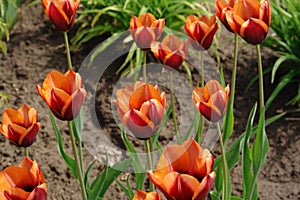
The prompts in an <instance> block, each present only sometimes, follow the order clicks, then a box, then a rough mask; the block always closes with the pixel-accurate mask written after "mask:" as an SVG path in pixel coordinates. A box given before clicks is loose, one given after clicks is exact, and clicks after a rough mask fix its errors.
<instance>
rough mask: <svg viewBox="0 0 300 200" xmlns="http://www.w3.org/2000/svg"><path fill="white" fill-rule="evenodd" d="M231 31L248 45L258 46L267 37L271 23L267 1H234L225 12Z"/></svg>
mask: <svg viewBox="0 0 300 200" xmlns="http://www.w3.org/2000/svg"><path fill="white" fill-rule="evenodd" d="M226 19H227V22H228V24H229V26H230V27H231V29H232V30H233V31H234V32H235V33H236V34H238V35H240V36H241V37H242V38H243V39H244V40H246V42H248V43H250V44H254V45H256V44H260V43H262V42H263V41H264V39H265V38H266V36H267V33H268V30H269V26H270V23H271V8H270V3H269V0H263V1H262V2H260V1H259V0H236V2H235V4H234V7H233V9H231V10H228V11H227V12H226Z"/></svg>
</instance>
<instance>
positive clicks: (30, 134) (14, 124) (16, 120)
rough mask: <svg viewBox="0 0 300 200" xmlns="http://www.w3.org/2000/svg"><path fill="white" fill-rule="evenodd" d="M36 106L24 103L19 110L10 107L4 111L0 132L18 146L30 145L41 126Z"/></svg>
mask: <svg viewBox="0 0 300 200" xmlns="http://www.w3.org/2000/svg"><path fill="white" fill-rule="evenodd" d="M37 120H38V115H37V112H36V110H35V109H34V108H31V107H30V106H28V105H26V104H24V105H23V106H21V107H20V108H19V109H18V110H15V109H13V108H8V109H6V110H5V111H4V112H3V113H2V124H1V125H0V132H1V133H2V134H3V135H4V136H5V137H6V138H7V139H9V140H10V141H11V142H12V143H13V144H14V145H16V146H17V147H28V146H30V145H31V144H32V143H33V141H34V139H35V137H36V135H37V133H38V131H39V128H40V126H41V125H40V123H39V122H37Z"/></svg>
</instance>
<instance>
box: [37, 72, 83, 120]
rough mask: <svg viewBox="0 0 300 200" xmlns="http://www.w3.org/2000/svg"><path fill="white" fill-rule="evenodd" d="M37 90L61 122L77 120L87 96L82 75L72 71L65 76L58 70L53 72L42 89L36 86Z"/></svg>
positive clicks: (49, 74)
mask: <svg viewBox="0 0 300 200" xmlns="http://www.w3.org/2000/svg"><path fill="white" fill-rule="evenodd" d="M36 88H37V90H38V93H39V95H40V96H41V97H42V98H43V99H44V101H45V102H46V103H47V105H48V106H49V108H50V109H51V111H52V112H53V114H54V115H55V116H56V117H57V118H58V119H60V120H68V121H70V120H72V119H73V118H75V117H76V116H77V115H78V113H79V111H80V108H81V106H82V104H83V101H84V98H85V96H86V91H85V89H84V85H83V83H82V79H81V77H80V75H79V74H78V73H75V72H74V71H73V70H71V69H70V70H68V71H67V72H66V73H65V74H62V73H60V72H58V71H56V70H53V71H51V72H50V73H48V75H47V77H46V79H45V80H44V83H43V85H42V87H41V86H39V85H36Z"/></svg>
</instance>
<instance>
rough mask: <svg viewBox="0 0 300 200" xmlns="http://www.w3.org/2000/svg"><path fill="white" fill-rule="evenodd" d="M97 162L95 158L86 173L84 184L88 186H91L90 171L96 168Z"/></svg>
mask: <svg viewBox="0 0 300 200" xmlns="http://www.w3.org/2000/svg"><path fill="white" fill-rule="evenodd" d="M95 163H96V160H94V161H93V162H92V163H91V164H90V165H89V167H88V168H87V170H86V171H85V173H84V185H85V187H86V188H89V177H90V173H91V171H92V169H93V168H94V165H95Z"/></svg>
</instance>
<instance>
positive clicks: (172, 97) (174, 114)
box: [170, 71, 181, 144]
mask: <svg viewBox="0 0 300 200" xmlns="http://www.w3.org/2000/svg"><path fill="white" fill-rule="evenodd" d="M172 88H173V72H172V71H171V72H170V98H171V106H172V117H173V124H174V129H175V135H176V140H177V143H178V144H180V143H181V141H180V137H179V131H178V124H177V120H176V112H175V98H174V93H173V89H172Z"/></svg>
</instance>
